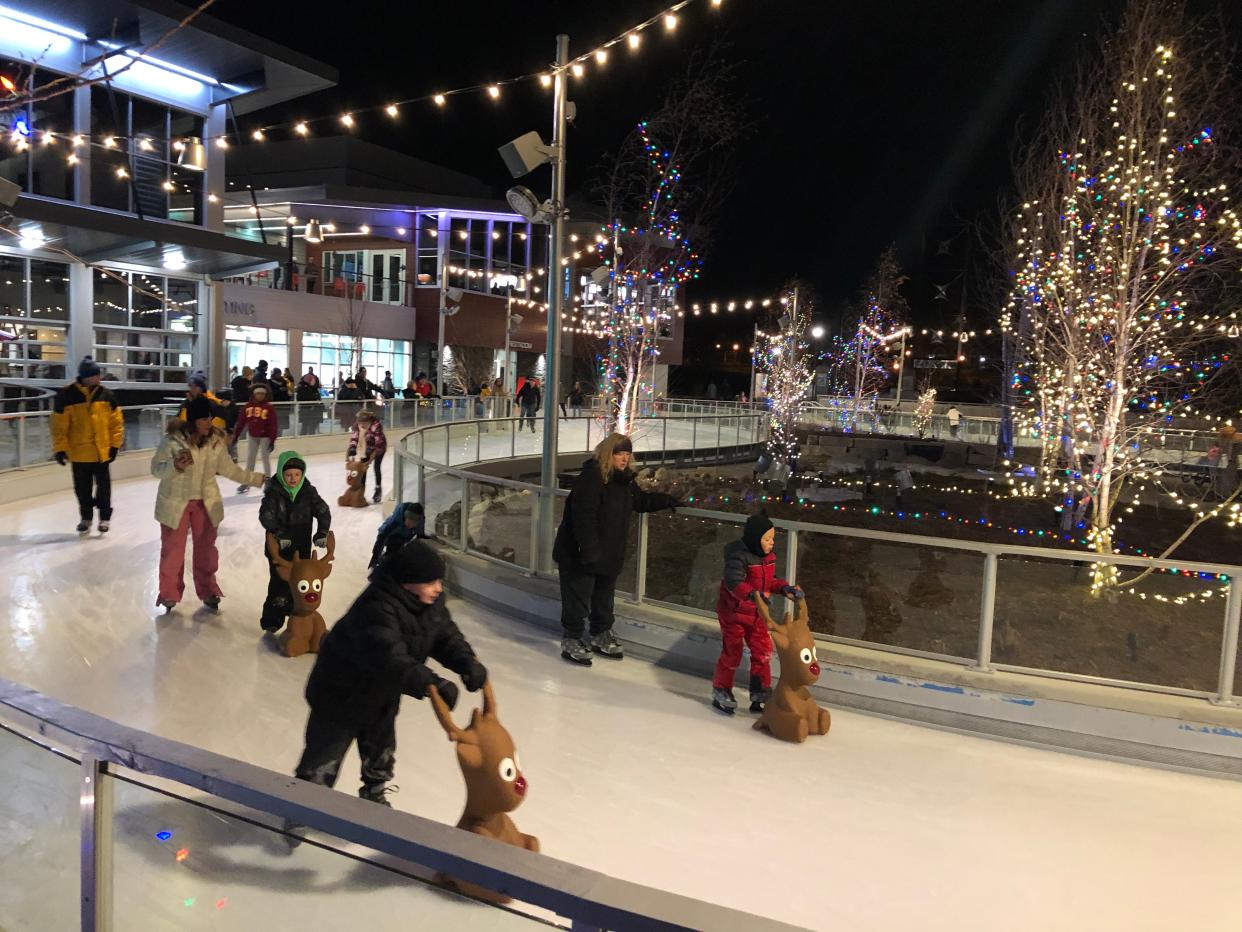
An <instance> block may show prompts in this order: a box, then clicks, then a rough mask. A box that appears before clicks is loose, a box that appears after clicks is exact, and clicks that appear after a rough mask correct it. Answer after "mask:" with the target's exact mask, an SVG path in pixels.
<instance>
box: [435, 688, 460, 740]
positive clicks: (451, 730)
mask: <svg viewBox="0 0 1242 932" xmlns="http://www.w3.org/2000/svg"><path fill="white" fill-rule="evenodd" d="M427 698H428V699H430V700H431V707H432V708H433V709H434V710H435V713H436V718H438V719H439V720H440V725H441V726H442V727H443V728H444V731H445V734H447V735H448V739H449V740H450V741H458V742H460V741H464V740H466V733H465V732H464V731H462V730H461V729H460V728H458V727H457V725H456V724H455V723H454V722H453V713H452V712H450V711H449V707H448V704H447V703H445V701H444V700H443V699H441V698H440V690H438V689H436V688H435V686H428V687H427Z"/></svg>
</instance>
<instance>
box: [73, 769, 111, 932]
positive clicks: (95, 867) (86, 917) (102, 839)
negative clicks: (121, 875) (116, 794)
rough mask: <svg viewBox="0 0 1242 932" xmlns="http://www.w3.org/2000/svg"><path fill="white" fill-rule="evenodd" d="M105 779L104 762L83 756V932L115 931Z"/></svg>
mask: <svg viewBox="0 0 1242 932" xmlns="http://www.w3.org/2000/svg"><path fill="white" fill-rule="evenodd" d="M103 776H104V765H103V762H102V761H100V760H99V759H98V758H95V757H91V756H89V755H83V756H82V782H81V785H80V787H79V794H78V803H79V813H80V818H81V842H82V843H81V856H80V859H79V864H80V870H81V919H82V922H81V927H82V932H107V930H109V929H111V928H112V814H113V806H112V783H111V781H109V780H105V779H103Z"/></svg>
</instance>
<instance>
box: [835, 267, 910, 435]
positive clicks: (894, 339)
mask: <svg viewBox="0 0 1242 932" xmlns="http://www.w3.org/2000/svg"><path fill="white" fill-rule="evenodd" d="M905 280H906V276H905V275H903V274H902V271H901V263H900V262H899V261H898V260H897V253H896V250H894V249H893V247H891V246H890V247H889V248H888V249H886V250H885V251H884V253H883V255H881V256H880V260H879V262H878V263H877V264H876V268H875V271H874V272H873V273H872V275H871V278H870V280H869V281H868V282H867V286H866V288H865V289H864V292H863V294H864V299H863V301H864V303H863V309H862V311H861V313H860V314H859V315H858V321H857V323H856V324H855V325H854V328H853V331H854V335H853V337H852V338H851V339H850V341H849V342H848V343H847V344H846V351H847V353H846V358H845V360H843V363H842V368H844V369H846V370H851V369H852V380H851V394H852V396H853V402H852V404H851V406H850V407H851V416H850V420H851V422H852V423H854V424H857V422H858V419H859V414H860V412H862V411H870V412H872V415H873V416H874V412H875V400H876V398H877V396H878V395H879V393H880V392H882V391H886V390H887V389H888V386H889V384H890V381H891V379H892V376H893V372H894V371H895V370H894V367H895V364H896V363H897V353H898V352H899V349H898V348H899V347H900V346H901V342H900V338H901V332H902V331H903V330H904V329H905V327H906V326H907V325H908V324H909V322H910V308H909V305H907V304H906V299H905V298H904V297H902V294H901V286H902V284H903V283H904V282H905Z"/></svg>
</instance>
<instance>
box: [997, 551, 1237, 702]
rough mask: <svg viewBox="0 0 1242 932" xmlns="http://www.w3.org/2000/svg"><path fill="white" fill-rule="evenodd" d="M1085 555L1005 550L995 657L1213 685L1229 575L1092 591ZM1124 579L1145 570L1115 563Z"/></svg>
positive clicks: (1184, 685)
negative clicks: (1047, 556)
mask: <svg viewBox="0 0 1242 932" xmlns="http://www.w3.org/2000/svg"><path fill="white" fill-rule="evenodd" d="M1084 557H1086V559H1084V560H1083V561H1082V562H1078V563H1069V562H1065V561H1062V560H1043V559H1037V558H1030V557H1009V556H1002V557H1000V559H999V561H998V566H997V581H996V614H995V621H994V622H993V630H994V634H993V639H992V658H993V659H994V660H995V661H997V662H998V663H1006V664H1012V665H1015V666H1021V667H1032V668H1035V669H1040V670H1052V671H1056V672H1058V673H1076V674H1085V675H1087V676H1098V677H1105V678H1107V679H1114V680H1125V681H1128V682H1135V683H1147V684H1151V685H1156V686H1171V687H1175V688H1178V689H1190V690H1202V691H1203V692H1215V691H1216V689H1217V686H1218V682H1217V681H1218V678H1219V675H1220V651H1221V631H1222V628H1223V619H1224V614H1225V605H1226V593H1227V591H1228V583H1227V582H1225V581H1222V580H1220V579H1218V578H1217V577H1216V576H1215V575H1206V576H1200V575H1199V574H1198V573H1190V574H1189V575H1183V574H1181V573H1152V574H1151V575H1149V576H1147V577H1145V578H1144V579H1143V580H1142V581H1141V582H1140V583H1138V584H1137V586H1135V587H1134V588H1135V589H1136V592H1135V593H1134V594H1130V592H1129V591H1128V589H1129V588H1130V587H1127V586H1125V585H1122V586H1121V587H1120V590H1119V591H1117V592H1115V593H1105V594H1101V595H1092V592H1091V579H1092V565H1091V562H1090V558H1089V555H1086V554H1084ZM1117 572H1118V574H1119V577H1120V579H1121V580H1125V579H1126V578H1127V577H1132V576H1135V575H1136V573H1137V571H1136V570H1134V569H1130V568H1128V567H1120V566H1119V567H1117Z"/></svg>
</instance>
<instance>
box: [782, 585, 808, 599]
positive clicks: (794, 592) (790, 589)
mask: <svg viewBox="0 0 1242 932" xmlns="http://www.w3.org/2000/svg"><path fill="white" fill-rule="evenodd" d="M781 595H783V596H784V597H785V598H787V599H805V598H806V593H805V592H803V591H802V587H801V586H786V587H785V588H784V589H782V590H781Z"/></svg>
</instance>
